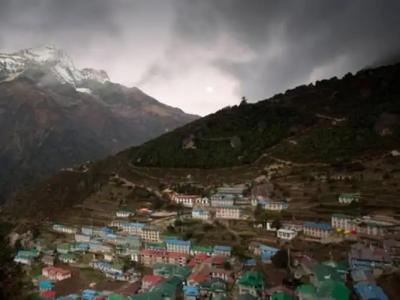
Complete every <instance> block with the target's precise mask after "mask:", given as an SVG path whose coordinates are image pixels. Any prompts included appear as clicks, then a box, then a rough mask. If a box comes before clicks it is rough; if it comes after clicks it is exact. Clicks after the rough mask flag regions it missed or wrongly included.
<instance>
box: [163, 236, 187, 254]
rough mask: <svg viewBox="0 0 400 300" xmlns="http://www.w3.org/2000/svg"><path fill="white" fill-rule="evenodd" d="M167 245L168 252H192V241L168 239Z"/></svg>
mask: <svg viewBox="0 0 400 300" xmlns="http://www.w3.org/2000/svg"><path fill="white" fill-rule="evenodd" d="M165 245H166V247H167V251H168V252H176V253H185V254H190V245H191V243H190V241H184V240H176V239H171V240H166V241H165Z"/></svg>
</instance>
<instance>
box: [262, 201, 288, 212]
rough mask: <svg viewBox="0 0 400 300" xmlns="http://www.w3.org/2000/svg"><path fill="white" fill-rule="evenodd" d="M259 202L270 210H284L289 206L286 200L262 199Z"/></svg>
mask: <svg viewBox="0 0 400 300" xmlns="http://www.w3.org/2000/svg"><path fill="white" fill-rule="evenodd" d="M259 204H260V205H261V207H262V208H263V209H265V210H270V211H282V210H285V209H288V207H289V204H288V202H287V201H286V200H260V201H259Z"/></svg>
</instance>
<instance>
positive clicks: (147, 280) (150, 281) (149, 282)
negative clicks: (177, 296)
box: [142, 275, 164, 292]
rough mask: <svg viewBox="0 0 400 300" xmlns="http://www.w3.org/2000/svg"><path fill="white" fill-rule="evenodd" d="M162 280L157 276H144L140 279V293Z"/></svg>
mask: <svg viewBox="0 0 400 300" xmlns="http://www.w3.org/2000/svg"><path fill="white" fill-rule="evenodd" d="M162 280H164V278H163V277H161V276H158V275H145V276H143V278H142V292H145V291H148V290H149V289H150V288H151V287H153V286H155V285H156V284H157V283H160V282H161V281H162Z"/></svg>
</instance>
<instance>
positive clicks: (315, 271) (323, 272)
mask: <svg viewBox="0 0 400 300" xmlns="http://www.w3.org/2000/svg"><path fill="white" fill-rule="evenodd" d="M311 272H312V274H311V278H310V281H311V283H312V284H313V285H314V286H316V287H317V288H318V287H319V286H321V284H322V283H323V282H324V281H325V280H329V279H330V280H337V281H340V280H342V277H341V276H340V274H339V273H338V272H337V271H336V269H335V268H333V267H331V266H328V265H324V264H317V265H315V266H314V267H313V268H312V269H311Z"/></svg>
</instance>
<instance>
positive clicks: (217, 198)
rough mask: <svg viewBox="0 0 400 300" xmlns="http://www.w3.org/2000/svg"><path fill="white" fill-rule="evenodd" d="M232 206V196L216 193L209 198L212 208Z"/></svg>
mask: <svg viewBox="0 0 400 300" xmlns="http://www.w3.org/2000/svg"><path fill="white" fill-rule="evenodd" d="M234 204H235V196H234V195H230V194H220V193H217V194H214V195H212V196H211V206H212V207H232V206H233V205H234Z"/></svg>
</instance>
